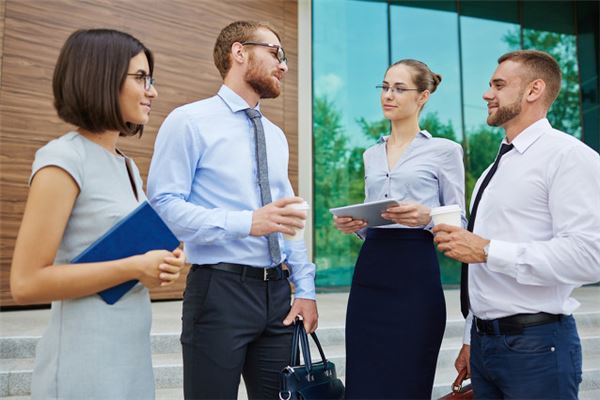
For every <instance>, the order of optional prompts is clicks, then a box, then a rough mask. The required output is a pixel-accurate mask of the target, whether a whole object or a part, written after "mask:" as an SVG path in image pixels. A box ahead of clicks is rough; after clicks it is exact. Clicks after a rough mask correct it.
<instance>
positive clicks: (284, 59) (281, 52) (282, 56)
mask: <svg viewBox="0 0 600 400" xmlns="http://www.w3.org/2000/svg"><path fill="white" fill-rule="evenodd" d="M242 46H263V47H269V48H271V49H276V50H277V53H276V55H277V61H279V63H280V64H281V63H284V64H286V65H287V57H286V56H285V50H283V47H281V46H280V45H278V44H271V43H261V42H244V43H242Z"/></svg>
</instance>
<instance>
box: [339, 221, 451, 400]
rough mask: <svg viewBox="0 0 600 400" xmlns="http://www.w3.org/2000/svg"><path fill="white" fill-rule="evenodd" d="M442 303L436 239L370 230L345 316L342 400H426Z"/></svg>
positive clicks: (411, 232)
mask: <svg viewBox="0 0 600 400" xmlns="http://www.w3.org/2000/svg"><path fill="white" fill-rule="evenodd" d="M445 327H446V302H445V300H444V292H443V291H442V285H441V281H440V268H439V264H438V260H437V256H436V254H435V250H434V246H433V236H432V234H431V233H430V232H428V231H425V230H422V229H369V230H368V232H367V238H366V240H365V242H364V243H363V246H362V248H361V250H360V254H359V256H358V260H357V262H356V268H355V270H354V277H353V279H352V287H351V289H350V297H349V299H348V311H347V315H346V398H348V399H431V391H432V388H433V379H434V376H435V367H436V362H437V357H438V353H439V350H440V345H441V343H442V338H443V336H444V329H445Z"/></svg>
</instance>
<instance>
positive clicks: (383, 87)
mask: <svg viewBox="0 0 600 400" xmlns="http://www.w3.org/2000/svg"><path fill="white" fill-rule="evenodd" d="M375 88H376V89H379V90H381V94H387V92H388V91H389V90H391V91H392V93H393V94H395V95H396V96H400V95H401V94H402V93H404V92H407V91H411V90H416V91H420V90H419V89H414V88H405V87H401V86H390V85H377V86H375Z"/></svg>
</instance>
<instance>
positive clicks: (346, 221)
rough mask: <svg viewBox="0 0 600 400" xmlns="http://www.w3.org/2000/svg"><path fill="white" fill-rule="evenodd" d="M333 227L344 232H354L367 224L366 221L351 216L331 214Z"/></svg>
mask: <svg viewBox="0 0 600 400" xmlns="http://www.w3.org/2000/svg"><path fill="white" fill-rule="evenodd" d="M333 222H334V224H335V228H336V229H337V230H338V231H341V232H344V233H354V232H357V231H359V230H361V229H362V228H364V227H366V226H367V222H366V221H363V220H362V219H353V218H352V217H336V216H335V215H334V216H333Z"/></svg>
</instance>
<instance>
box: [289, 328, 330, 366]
mask: <svg viewBox="0 0 600 400" xmlns="http://www.w3.org/2000/svg"><path fill="white" fill-rule="evenodd" d="M310 336H311V337H312V338H313V340H314V341H315V344H316V345H317V349H318V350H319V354H320V355H321V360H322V361H323V365H324V366H325V367H326V368H327V358H325V353H324V352H323V347H321V343H320V342H319V339H318V338H317V334H316V333H314V332H313V333H311V334H310ZM300 351H302V357H303V358H304V364H305V366H306V371H307V372H308V373H310V372H311V371H312V358H311V355H310V346H309V343H308V335H307V334H306V330H305V329H304V324H303V323H302V321H300V320H298V319H296V321H294V334H293V336H292V354H291V357H290V359H291V365H298V364H299V357H300Z"/></svg>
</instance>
